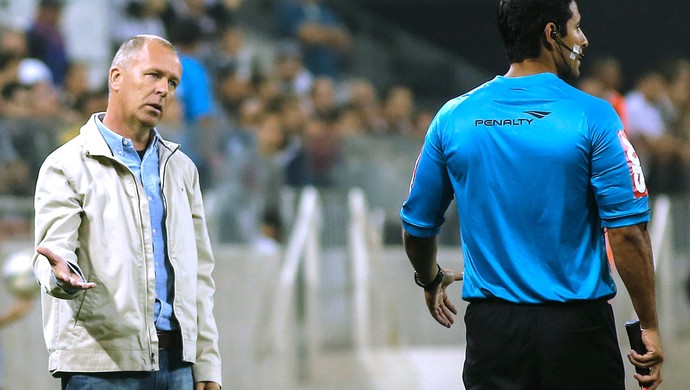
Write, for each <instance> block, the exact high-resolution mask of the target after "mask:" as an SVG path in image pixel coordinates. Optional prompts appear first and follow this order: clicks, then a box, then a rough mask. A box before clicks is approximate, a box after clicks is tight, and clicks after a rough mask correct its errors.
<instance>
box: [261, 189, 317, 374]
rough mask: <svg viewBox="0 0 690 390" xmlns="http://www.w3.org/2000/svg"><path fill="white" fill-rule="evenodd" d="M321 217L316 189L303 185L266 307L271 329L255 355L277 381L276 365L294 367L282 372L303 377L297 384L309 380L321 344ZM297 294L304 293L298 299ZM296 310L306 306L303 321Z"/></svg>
mask: <svg viewBox="0 0 690 390" xmlns="http://www.w3.org/2000/svg"><path fill="white" fill-rule="evenodd" d="M321 219H322V215H321V204H320V199H319V194H318V191H317V190H316V189H315V188H313V187H306V188H305V189H304V190H303V191H302V193H301V195H300V200H299V205H298V208H297V212H296V220H295V225H294V227H293V230H292V233H291V236H290V238H289V241H288V243H287V246H286V249H285V252H284V256H283V259H282V267H281V269H280V274H279V277H278V282H277V286H276V287H275V290H274V293H275V295H274V297H273V299H272V302H271V303H270V313H269V318H268V320H267V324H268V326H269V328H268V329H267V331H266V333H265V335H264V337H262V342H263V346H262V347H260V350H261V352H260V353H259V358H260V360H264V361H265V363H267V364H266V366H265V368H266V372H265V375H266V376H270V377H271V378H268V379H272V380H277V383H280V379H279V378H276V374H277V371H280V370H281V368H280V367H277V366H279V365H281V364H283V363H285V364H294V367H292V369H287V370H283V371H284V374H285V375H287V376H290V375H291V374H290V371H293V373H294V372H296V373H297V374H298V375H299V376H301V377H302V378H300V379H301V380H308V378H305V377H304V376H305V375H308V373H309V372H310V366H311V365H312V362H313V361H314V360H316V359H318V354H319V351H320V342H321V337H320V334H321V332H320V327H319V314H318V307H319V295H318V289H319V257H320V230H321V224H322V220H321ZM300 270H303V273H300ZM300 284H301V285H300ZM297 292H303V293H304V295H303V296H298V294H297ZM298 307H302V308H304V310H303V314H304V316H303V318H298V316H297V313H296V311H297V308H298ZM298 325H302V326H298ZM295 343H297V344H295ZM304 352H306V353H304ZM291 354H292V356H289V355H291ZM274 358H277V359H274ZM264 379H266V378H264ZM292 379H293V378H283V380H292Z"/></svg>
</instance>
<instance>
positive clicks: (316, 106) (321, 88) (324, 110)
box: [308, 76, 338, 118]
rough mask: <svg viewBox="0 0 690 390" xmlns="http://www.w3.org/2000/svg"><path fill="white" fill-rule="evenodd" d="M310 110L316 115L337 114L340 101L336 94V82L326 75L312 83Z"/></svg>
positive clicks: (331, 115)
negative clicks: (338, 101) (337, 100)
mask: <svg viewBox="0 0 690 390" xmlns="http://www.w3.org/2000/svg"><path fill="white" fill-rule="evenodd" d="M309 96H310V98H311V99H310V100H309V104H310V105H311V106H310V107H308V110H309V112H310V113H311V114H312V115H314V116H319V117H323V118H326V117H330V118H332V117H333V116H334V115H336V114H337V111H338V103H337V102H336V96H335V83H334V82H333V79H332V78H330V77H326V76H321V77H317V78H316V79H314V82H313V83H312V85H311V90H310V94H309Z"/></svg>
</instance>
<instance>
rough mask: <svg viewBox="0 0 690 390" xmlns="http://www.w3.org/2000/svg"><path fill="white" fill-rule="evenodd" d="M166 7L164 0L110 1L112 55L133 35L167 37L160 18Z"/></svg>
mask: <svg viewBox="0 0 690 390" xmlns="http://www.w3.org/2000/svg"><path fill="white" fill-rule="evenodd" d="M167 7H168V4H167V1H166V0H114V1H112V2H111V4H110V8H109V9H110V12H108V17H109V20H108V24H109V34H110V44H111V47H112V50H113V53H114V52H115V50H117V48H118V47H120V44H122V42H124V41H125V40H127V39H128V38H129V37H133V36H135V35H139V34H153V35H158V36H160V37H165V36H168V34H167V33H166V29H165V24H164V23H163V18H162V15H163V13H164V12H165V10H166V9H167Z"/></svg>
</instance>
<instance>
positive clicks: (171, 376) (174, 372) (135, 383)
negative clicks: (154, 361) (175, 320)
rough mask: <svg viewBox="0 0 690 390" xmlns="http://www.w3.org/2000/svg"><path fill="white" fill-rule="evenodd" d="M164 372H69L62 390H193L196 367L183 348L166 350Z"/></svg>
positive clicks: (163, 351)
mask: <svg viewBox="0 0 690 390" xmlns="http://www.w3.org/2000/svg"><path fill="white" fill-rule="evenodd" d="M159 352H160V371H118V372H103V373H101V372H99V373H66V374H64V376H63V377H62V390H191V389H193V388H194V379H193V378H192V365H191V364H190V363H186V362H183V361H182V359H181V355H182V351H181V350H180V349H162V350H160V351H159Z"/></svg>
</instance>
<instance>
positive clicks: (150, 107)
mask: <svg viewBox="0 0 690 390" xmlns="http://www.w3.org/2000/svg"><path fill="white" fill-rule="evenodd" d="M111 72H114V73H113V76H112V78H113V79H112V80H113V82H114V83H115V86H116V87H117V88H118V97H119V98H118V102H119V104H120V105H121V107H122V108H123V115H124V117H125V118H126V119H125V120H126V121H127V122H129V123H128V124H129V125H133V126H135V127H143V128H153V127H155V126H156V125H157V124H158V122H159V121H160V120H161V117H162V116H163V112H164V111H165V108H166V107H167V105H168V103H170V101H171V100H172V99H173V96H174V94H175V89H176V88H177V86H178V84H179V83H180V78H181V76H182V65H181V64H180V59H179V58H178V56H177V53H176V52H175V51H174V50H173V49H170V48H168V47H165V46H163V45H162V44H160V43H158V42H156V41H151V42H149V43H147V44H146V46H144V48H142V50H141V51H140V52H139V53H138V54H137V55H136V56H135V57H134V59H133V60H131V61H130V63H129V64H126V65H125V66H123V67H121V68H116V69H115V70H113V71H111Z"/></svg>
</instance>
